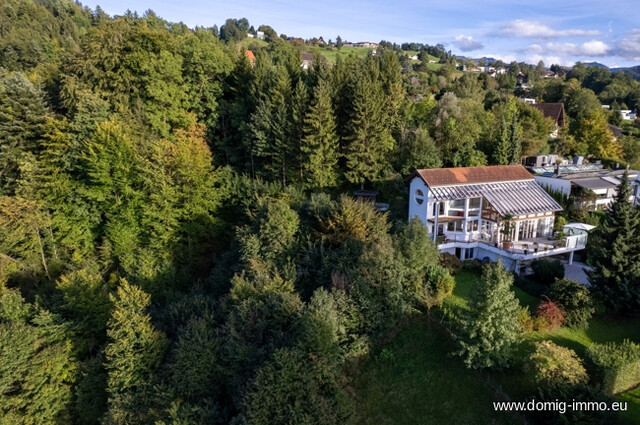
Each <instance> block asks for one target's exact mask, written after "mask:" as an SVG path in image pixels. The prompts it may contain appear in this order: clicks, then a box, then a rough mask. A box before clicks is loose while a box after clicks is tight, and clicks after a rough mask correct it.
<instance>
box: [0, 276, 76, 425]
mask: <svg viewBox="0 0 640 425" xmlns="http://www.w3.org/2000/svg"><path fill="white" fill-rule="evenodd" d="M67 335H68V329H67V327H66V324H65V323H64V322H62V320H61V319H60V317H58V316H57V315H54V314H51V313H50V312H48V311H46V310H43V309H41V308H39V307H34V306H32V305H30V304H27V303H25V302H24V300H23V299H22V297H21V296H20V293H19V292H18V290H16V289H9V288H6V287H5V286H4V283H3V282H2V281H0V416H1V418H0V422H1V423H3V424H9V423H16V424H17V423H24V424H33V425H40V424H42V425H45V424H51V423H68V422H69V421H70V410H71V400H72V395H71V384H72V381H73V373H74V370H75V367H76V365H75V362H74V360H73V354H72V345H71V342H70V341H69V339H68V336H67Z"/></svg>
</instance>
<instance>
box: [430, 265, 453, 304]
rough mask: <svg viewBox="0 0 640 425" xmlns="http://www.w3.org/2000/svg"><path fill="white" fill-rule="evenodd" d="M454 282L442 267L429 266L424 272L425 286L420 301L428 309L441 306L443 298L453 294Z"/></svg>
mask: <svg viewBox="0 0 640 425" xmlns="http://www.w3.org/2000/svg"><path fill="white" fill-rule="evenodd" d="M455 285H456V280H455V279H454V278H453V276H451V274H450V273H449V271H448V270H447V269H446V268H444V267H442V266H438V265H435V266H430V267H428V268H427V270H426V274H425V285H424V291H423V294H422V299H423V301H424V303H425V304H426V305H427V307H428V308H431V307H433V306H438V307H440V306H442V302H443V301H444V300H445V298H448V297H450V296H451V294H453V288H454V287H455Z"/></svg>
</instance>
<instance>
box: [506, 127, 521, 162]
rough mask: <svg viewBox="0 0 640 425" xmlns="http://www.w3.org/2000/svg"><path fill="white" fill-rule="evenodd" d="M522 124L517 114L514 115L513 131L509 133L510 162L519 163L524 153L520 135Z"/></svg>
mask: <svg viewBox="0 0 640 425" xmlns="http://www.w3.org/2000/svg"><path fill="white" fill-rule="evenodd" d="M520 133H521V132H520V125H519V124H518V119H517V116H516V115H514V116H513V120H512V121H511V131H510V133H509V154H510V158H509V164H519V163H520V155H521V153H522V140H521V136H520Z"/></svg>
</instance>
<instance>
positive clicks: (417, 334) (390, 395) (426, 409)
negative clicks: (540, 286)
mask: <svg viewBox="0 0 640 425" xmlns="http://www.w3.org/2000/svg"><path fill="white" fill-rule="evenodd" d="M455 278H456V287H455V289H454V292H453V296H452V297H450V298H449V299H448V300H447V301H446V302H445V309H449V310H456V309H467V308H468V302H467V300H468V299H469V294H470V291H471V287H472V285H473V284H474V282H476V281H477V280H478V279H479V275H478V274H476V273H473V272H469V271H466V270H463V271H462V272H460V273H458V274H457V275H456V276H455ZM513 290H514V292H515V295H516V297H517V298H518V300H519V301H520V304H521V305H528V306H529V308H530V310H531V311H533V310H535V306H536V305H537V303H538V299H537V298H536V297H534V296H532V295H530V294H528V293H526V292H524V291H522V290H521V289H519V288H517V287H515V286H514V287H513ZM434 319H435V320H436V321H437V318H431V321H430V320H429V319H428V318H427V317H424V316H420V317H417V318H416V319H414V320H413V321H411V322H410V323H409V324H408V325H406V326H405V327H404V328H403V329H402V330H401V331H400V332H399V333H398V335H397V336H396V337H395V338H394V339H393V340H392V341H391V342H390V343H388V344H385V345H383V346H381V347H378V348H377V349H376V350H375V351H374V352H373V353H372V354H371V355H370V356H368V357H367V358H366V359H364V360H362V361H361V362H360V363H359V364H358V365H357V367H354V368H353V369H354V370H355V372H353V374H352V384H353V394H354V398H355V400H356V410H357V415H358V417H357V420H356V423H358V424H417V423H419V424H480V423H482V424H502V423H504V424H507V423H508V424H513V423H519V422H518V421H519V418H518V417H512V416H505V415H506V413H501V414H498V413H496V412H495V411H494V410H493V406H492V404H491V402H492V401H496V400H498V399H499V398H498V397H497V395H496V393H495V391H494V390H493V389H492V388H491V387H489V386H488V385H487V384H486V383H485V382H484V381H483V380H482V379H481V378H480V377H479V376H478V375H476V374H475V373H474V372H472V371H469V370H468V369H466V367H465V366H464V364H463V363H462V361H461V359H460V358H458V357H454V356H452V355H451V352H452V351H454V350H455V344H454V342H453V341H452V340H451V338H450V336H449V335H448V333H447V331H446V330H445V329H443V327H441V326H440V325H439V324H437V323H436V322H434ZM625 338H630V339H632V340H634V341H640V323H638V322H637V321H636V322H632V321H629V322H619V321H614V320H608V319H604V318H595V319H592V320H591V322H590V326H589V329H587V330H573V329H569V328H564V327H563V328H560V329H557V330H555V331H552V332H544V333H541V332H534V333H532V334H529V335H527V336H526V337H525V339H524V341H523V343H522V344H521V345H520V348H519V350H518V352H519V354H520V356H521V357H522V358H526V356H527V353H528V352H529V351H530V350H531V349H532V343H533V342H534V341H538V340H543V339H551V340H553V341H554V342H556V343H557V344H559V345H563V346H566V347H569V348H572V349H574V350H576V352H578V354H580V355H583V354H584V351H585V349H586V347H588V346H589V345H590V344H592V343H594V342H598V343H601V342H607V341H622V340H623V339H625ZM521 362H522V361H521ZM523 375H524V374H523V372H522V369H521V367H515V368H512V369H511V370H508V371H504V372H502V373H492V374H491V377H492V379H493V380H494V381H495V382H497V383H498V384H499V385H501V387H502V388H503V389H504V391H505V392H506V393H507V394H509V395H510V396H511V399H512V400H514V401H521V400H523V399H524V397H526V396H528V395H530V394H532V393H533V392H535V388H532V387H531V384H530V383H528V382H527V380H526V378H525V377H524V376H523ZM617 399H618V400H620V401H627V402H628V411H627V412H623V413H621V417H622V418H624V419H625V420H626V421H627V423H629V424H640V387H639V388H636V389H634V390H632V391H628V392H626V393H625V394H622V395H620V396H619V397H617ZM501 415H502V416H501Z"/></svg>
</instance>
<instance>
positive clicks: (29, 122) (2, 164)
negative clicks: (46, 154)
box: [0, 69, 46, 194]
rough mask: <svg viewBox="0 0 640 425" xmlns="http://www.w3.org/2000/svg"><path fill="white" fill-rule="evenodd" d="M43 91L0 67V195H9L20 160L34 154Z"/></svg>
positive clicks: (42, 113)
mask: <svg viewBox="0 0 640 425" xmlns="http://www.w3.org/2000/svg"><path fill="white" fill-rule="evenodd" d="M45 116H46V107H45V103H44V95H43V93H42V92H41V91H40V90H39V89H38V88H37V87H35V86H34V85H33V84H31V82H29V80H27V79H26V78H25V76H24V75H22V74H21V73H19V72H15V73H12V74H8V73H6V72H5V71H3V70H1V69H0V194H3V193H4V194H13V193H14V191H15V189H16V184H17V181H18V180H19V179H20V162H21V161H22V160H24V156H25V154H26V153H33V154H35V153H36V152H37V151H38V149H39V147H40V146H39V141H40V138H41V137H42V134H43V124H44V120H45Z"/></svg>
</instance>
